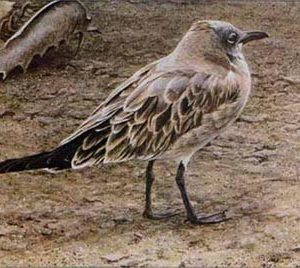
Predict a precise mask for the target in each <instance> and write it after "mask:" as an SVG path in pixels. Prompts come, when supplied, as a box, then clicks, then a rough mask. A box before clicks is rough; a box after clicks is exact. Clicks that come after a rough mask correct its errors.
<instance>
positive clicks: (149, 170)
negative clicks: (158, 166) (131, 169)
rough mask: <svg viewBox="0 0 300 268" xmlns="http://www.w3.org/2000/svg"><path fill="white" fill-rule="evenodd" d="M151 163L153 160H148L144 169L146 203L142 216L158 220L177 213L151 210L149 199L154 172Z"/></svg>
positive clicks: (152, 163)
mask: <svg viewBox="0 0 300 268" xmlns="http://www.w3.org/2000/svg"><path fill="white" fill-rule="evenodd" d="M153 165H154V160H152V161H149V162H148V165H147V169H146V204H145V210H144V213H143V216H144V217H145V218H148V219H152V220H160V219H165V218H170V217H173V216H175V215H177V214H178V213H176V212H168V211H167V212H165V213H153V211H152V201H151V190H152V185H153V182H154V179H155V178H154V174H153Z"/></svg>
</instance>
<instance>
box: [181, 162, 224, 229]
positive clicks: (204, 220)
mask: <svg viewBox="0 0 300 268" xmlns="http://www.w3.org/2000/svg"><path fill="white" fill-rule="evenodd" d="M184 173H185V166H184V164H183V163H182V162H180V164H179V166H178V169H177V175H176V183H177V186H178V188H179V190H180V193H181V197H182V200H183V204H184V206H185V209H186V213H187V218H188V220H189V221H190V222H191V223H193V224H213V223H219V222H222V221H225V220H228V218H227V217H226V215H225V212H226V211H223V212H220V213H216V214H213V215H208V216H202V217H199V216H197V214H196V213H195V210H194V208H193V206H192V204H191V202H190V200H189V196H188V194H187V192H186V187H185V180H184Z"/></svg>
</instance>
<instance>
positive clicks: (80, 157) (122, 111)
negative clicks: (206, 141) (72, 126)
mask: <svg viewBox="0 0 300 268" xmlns="http://www.w3.org/2000/svg"><path fill="white" fill-rule="evenodd" d="M149 73H150V75H149ZM149 73H146V76H147V79H146V80H143V81H148V82H146V83H140V84H139V83H138V82H136V81H135V82H134V84H135V85H139V86H136V87H134V86H133V85H131V87H130V90H128V89H126V87H125V88H124V90H125V91H126V90H128V94H127V95H128V96H127V98H124V97H123V98H121V97H117V96H120V91H118V93H117V95H115V96H114V97H112V98H110V101H108V102H106V105H107V106H101V107H102V108H101V109H99V110H98V112H97V114H95V115H94V116H96V115H97V116H98V118H97V120H98V122H100V121H101V111H102V110H104V109H106V108H107V107H110V105H113V103H118V105H119V107H118V108H117V107H115V108H114V109H115V113H114V114H112V115H111V117H110V119H109V118H106V119H105V120H106V121H105V122H106V123H107V124H109V125H110V131H107V132H106V133H104V132H101V131H100V132H97V133H96V131H93V128H94V127H95V125H93V124H89V123H86V124H85V126H84V129H85V130H84V132H81V134H82V133H85V132H87V131H90V132H91V134H90V136H89V137H88V138H86V139H85V141H84V146H81V147H80V148H79V149H78V151H77V153H76V156H75V157H74V160H73V165H74V166H75V168H76V167H82V166H83V165H86V164H87V163H88V164H89V165H90V164H94V163H96V164H99V163H102V162H104V163H107V162H121V161H126V160H130V159H134V158H139V159H144V160H149V159H153V158H155V157H156V156H158V155H160V154H162V153H164V152H165V151H166V150H168V148H170V146H172V144H174V142H175V141H176V140H177V139H178V138H179V137H181V136H182V135H184V134H185V133H187V132H189V131H190V130H192V129H194V128H197V127H199V126H201V124H202V123H203V122H202V118H203V114H205V113H212V112H213V111H216V110H217V109H218V107H219V106H224V105H226V104H230V103H234V102H236V101H237V99H238V96H239V87H238V86H237V85H236V84H234V85H232V86H229V85H226V84H224V83H223V82H222V81H223V79H219V78H218V77H215V76H212V75H206V74H199V73H196V72H194V71H192V70H185V71H175V72H167V73H160V75H157V74H153V73H152V74H151V72H149ZM142 77H143V78H144V76H142ZM153 77H155V79H152V78H153ZM124 85H128V84H127V83H126V82H125V84H124ZM141 88H142V89H141ZM154 93H155V94H154ZM224 96H226V97H224ZM118 100H119V101H120V102H118ZM171 100H172V102H171ZM97 116H96V117H97ZM227 116H229V115H227ZM95 120H96V119H95V118H92V122H93V123H94V122H96V121H95ZM87 126H89V127H88V128H87ZM97 139H98V140H101V142H97ZM100 143H101V146H98V144H100ZM99 152H101V154H99Z"/></svg>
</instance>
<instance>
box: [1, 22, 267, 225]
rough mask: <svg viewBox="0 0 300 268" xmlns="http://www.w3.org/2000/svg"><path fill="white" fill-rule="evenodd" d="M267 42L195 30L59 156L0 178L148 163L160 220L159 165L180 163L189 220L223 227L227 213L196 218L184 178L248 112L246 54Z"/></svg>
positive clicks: (130, 83)
mask: <svg viewBox="0 0 300 268" xmlns="http://www.w3.org/2000/svg"><path fill="white" fill-rule="evenodd" d="M265 37H268V35H267V34H266V33H265V32H258V31H255V32H244V31H241V30H239V29H237V28H236V27H234V26H233V25H231V24H229V23H226V22H222V21H198V22H196V23H194V24H193V25H192V27H191V28H190V30H189V31H188V32H187V33H186V35H185V36H184V37H183V39H182V40H181V41H180V42H179V44H178V45H177V47H176V48H175V50H174V51H173V52H172V53H171V54H169V55H168V56H166V57H164V58H162V59H160V60H158V61H156V62H153V63H151V64H149V65H147V66H146V67H144V68H142V69H140V70H139V71H137V72H136V73H135V74H134V75H133V76H132V77H130V78H129V79H128V80H126V81H125V82H124V83H123V84H121V85H120V86H119V87H117V88H116V89H115V90H114V91H113V92H112V93H111V94H110V95H109V96H108V98H107V99H106V100H105V101H104V102H103V103H102V104H101V105H100V106H99V107H98V108H97V109H96V110H95V111H94V112H93V113H92V115H91V116H90V117H89V118H88V119H87V120H86V121H85V122H84V123H83V124H82V125H81V127H80V128H79V129H78V130H77V131H76V132H75V133H74V134H72V135H71V136H70V137H68V138H67V139H65V140H64V141H63V142H62V143H61V144H60V145H59V146H58V147H57V148H55V149H54V150H52V151H49V152H44V153H39V154H36V155H32V156H28V157H24V158H20V159H11V160H7V161H4V162H2V163H0V173H7V172H18V171H23V170H34V169H48V170H52V171H58V170H63V169H79V168H84V167H87V166H92V165H102V164H105V163H117V162H124V161H128V160H133V159H138V160H145V161H148V166H147V170H146V206H145V211H144V214H143V215H144V216H145V217H148V218H152V219H159V218H163V217H168V216H171V215H170V214H169V213H166V214H154V213H153V212H152V208H151V188H152V184H153V181H154V176H153V171H152V169H153V164H154V161H155V160H174V161H176V163H177V164H178V169H177V175H176V182H177V185H178V188H179V190H180V193H181V196H182V199H183V203H184V206H185V209H186V212H187V217H188V220H189V221H190V222H192V223H195V224H206V223H217V222H220V221H223V220H225V219H226V215H225V212H221V213H217V214H214V215H210V216H205V217H199V216H197V214H196V213H195V211H194V209H193V207H192V205H191V203H190V200H189V196H188V194H187V191H186V186H185V180H184V173H185V171H186V169H187V165H188V163H189V160H190V158H191V156H192V155H193V154H194V153H195V152H197V151H198V150H200V149H201V148H203V147H204V146H205V145H206V144H207V143H209V142H210V141H211V140H213V139H214V138H216V137H217V136H219V135H220V134H221V133H222V132H223V131H224V130H225V129H226V128H227V127H228V126H229V125H230V124H231V123H233V122H234V121H235V120H236V119H237V118H238V116H239V115H240V113H241V111H242V110H243V108H244V106H245V104H246V102H247V100H248V97H249V93H250V89H251V76H250V72H249V68H248V65H247V63H246V61H245V58H244V56H243V54H242V46H243V45H244V44H246V43H248V42H250V41H252V40H258V39H263V38H265Z"/></svg>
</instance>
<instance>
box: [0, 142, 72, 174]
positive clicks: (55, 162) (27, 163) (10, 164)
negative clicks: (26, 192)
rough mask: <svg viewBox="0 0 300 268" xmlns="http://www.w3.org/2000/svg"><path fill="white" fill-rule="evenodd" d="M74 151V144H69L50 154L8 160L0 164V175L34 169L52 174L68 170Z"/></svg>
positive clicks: (44, 153)
mask: <svg viewBox="0 0 300 268" xmlns="http://www.w3.org/2000/svg"><path fill="white" fill-rule="evenodd" d="M76 149H77V146H76V143H75V144H74V143H73V142H70V143H67V144H65V145H63V146H60V147H58V148H57V149H54V150H53V151H50V152H43V153H39V154H34V155H31V156H27V157H23V158H16V159H9V160H6V161H3V162H0V174H1V173H11V172H20V171H25V170H36V169H48V170H49V171H53V172H55V171H59V170H64V169H70V168H72V158H73V156H74V154H75V152H76Z"/></svg>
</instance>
